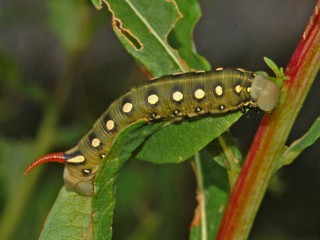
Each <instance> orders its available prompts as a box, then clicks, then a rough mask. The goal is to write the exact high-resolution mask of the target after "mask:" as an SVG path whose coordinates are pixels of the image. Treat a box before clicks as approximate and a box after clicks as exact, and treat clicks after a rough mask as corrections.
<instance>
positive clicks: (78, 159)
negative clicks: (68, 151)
mask: <svg viewBox="0 0 320 240" xmlns="http://www.w3.org/2000/svg"><path fill="white" fill-rule="evenodd" d="M84 160H85V158H84V156H82V155H78V156H75V157H73V158H70V159H67V162H68V163H82V162H84Z"/></svg>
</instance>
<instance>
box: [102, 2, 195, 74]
mask: <svg viewBox="0 0 320 240" xmlns="http://www.w3.org/2000/svg"><path fill="white" fill-rule="evenodd" d="M105 3H106V4H107V5H108V9H109V11H110V12H111V13H112V15H113V29H114V31H115V33H116V34H117V36H118V38H119V40H120V41H121V42H122V44H123V46H124V47H125V48H126V49H127V51H128V52H129V53H130V54H131V55H132V56H133V57H134V58H136V60H137V61H138V62H139V63H141V64H142V65H143V66H144V67H145V68H146V69H147V71H148V72H150V73H151V75H152V76H154V77H157V76H163V75H167V74H171V73H175V72H185V71H188V69H189V67H188V66H187V64H186V61H185V60H183V59H182V58H181V57H180V56H179V54H178V52H177V51H176V50H175V49H173V48H172V47H171V46H170V45H169V44H168V41H167V36H168V35H169V33H170V32H171V30H172V28H173V27H174V26H175V24H176V22H177V21H178V20H179V19H180V18H182V14H181V12H180V11H179V9H178V7H177V4H176V3H175V2H174V1H163V0H153V1H150V0H126V1H124V0H108V1H105ZM189 40H190V39H187V41H189Z"/></svg>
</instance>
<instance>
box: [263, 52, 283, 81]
mask: <svg viewBox="0 0 320 240" xmlns="http://www.w3.org/2000/svg"><path fill="white" fill-rule="evenodd" d="M263 60H264V62H265V63H266V64H267V65H268V67H269V68H270V69H271V70H272V71H273V73H274V74H275V76H276V77H275V78H274V77H268V79H269V80H271V81H274V82H275V83H276V84H277V85H278V86H279V87H281V86H282V83H283V81H284V80H286V79H287V78H286V76H285V75H284V71H283V68H282V67H280V68H279V67H278V65H277V64H276V63H275V62H274V61H272V60H271V59H270V58H267V57H264V58H263Z"/></svg>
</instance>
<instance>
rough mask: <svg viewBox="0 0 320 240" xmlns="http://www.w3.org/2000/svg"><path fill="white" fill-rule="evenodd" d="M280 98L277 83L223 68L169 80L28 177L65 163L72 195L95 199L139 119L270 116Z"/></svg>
mask: <svg viewBox="0 0 320 240" xmlns="http://www.w3.org/2000/svg"><path fill="white" fill-rule="evenodd" d="M279 96H280V90H279V88H278V86H277V85H276V84H275V83H274V82H271V81H269V80H268V79H267V78H266V77H265V76H263V75H256V74H254V73H252V72H249V71H245V70H243V69H225V70H223V69H221V68H219V69H217V70H216V71H211V72H190V73H183V74H175V75H170V76H163V77H160V78H157V79H154V80H153V81H150V82H149V83H147V84H145V85H143V86H141V87H137V88H133V89H132V90H131V91H130V92H128V93H127V94H125V95H123V96H122V97H120V98H119V99H118V100H116V101H114V102H113V103H112V104H111V105H110V106H109V108H108V109H107V110H106V112H105V113H104V114H103V115H102V116H101V117H100V118H99V119H98V120H97V121H96V123H95V124H94V126H93V128H92V129H91V130H90V131H89V132H88V133H87V134H86V135H85V136H84V137H83V138H82V139H81V140H80V141H79V142H78V144H77V145H76V146H75V147H73V148H71V149H70V150H68V151H66V152H59V153H51V154H48V155H45V156H43V157H41V158H39V159H37V160H35V161H34V162H33V163H32V164H31V165H30V167H29V168H28V169H27V170H26V172H25V174H27V173H28V172H29V171H31V170H32V169H33V168H34V167H36V166H38V165H40V164H42V163H45V162H60V163H63V164H65V168H64V175H63V177H64V182H65V186H66V189H68V190H71V191H75V192H78V193H79V194H81V195H85V196H90V195H91V194H92V192H93V180H94V177H95V174H96V173H97V171H98V168H99V165H100V163H101V161H102V159H103V157H104V156H105V155H106V154H107V153H108V151H109V149H110V148H111V146H112V143H113V140H114V139H115V137H116V135H117V134H118V133H119V131H121V129H123V128H125V127H126V126H127V125H128V124H130V123H133V122H135V121H137V120H139V119H147V121H149V122H153V121H156V120H157V121H159V120H163V121H167V120H172V119H177V120H180V119H183V118H185V117H196V116H199V115H203V114H222V113H226V112H229V111H234V110H238V109H243V108H244V107H250V108H257V107H258V108H260V109H261V110H263V111H267V112H269V111H272V110H273V109H274V108H275V106H276V105H277V103H278V100H279Z"/></svg>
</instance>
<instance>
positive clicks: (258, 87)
mask: <svg viewBox="0 0 320 240" xmlns="http://www.w3.org/2000/svg"><path fill="white" fill-rule="evenodd" d="M250 97H251V100H252V102H253V103H255V104H256V105H257V106H258V107H259V108H260V109H261V110H263V111H265V112H270V111H272V110H273V109H274V108H275V107H276V106H277V104H278V102H279V98H280V89H279V87H278V86H277V84H276V83H274V82H272V81H270V80H269V79H268V78H266V77H265V76H263V75H256V76H255V78H254V79H253V81H252V85H251V91H250Z"/></svg>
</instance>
